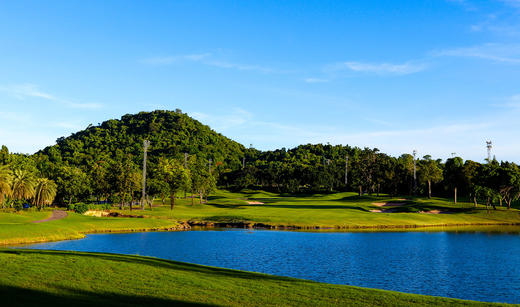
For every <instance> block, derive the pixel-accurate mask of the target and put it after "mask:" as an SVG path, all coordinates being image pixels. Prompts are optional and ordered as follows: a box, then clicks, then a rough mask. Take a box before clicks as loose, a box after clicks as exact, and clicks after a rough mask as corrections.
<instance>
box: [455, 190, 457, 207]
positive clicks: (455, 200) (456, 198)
mask: <svg viewBox="0 0 520 307" xmlns="http://www.w3.org/2000/svg"><path fill="white" fill-rule="evenodd" d="M455 204H457V187H455Z"/></svg>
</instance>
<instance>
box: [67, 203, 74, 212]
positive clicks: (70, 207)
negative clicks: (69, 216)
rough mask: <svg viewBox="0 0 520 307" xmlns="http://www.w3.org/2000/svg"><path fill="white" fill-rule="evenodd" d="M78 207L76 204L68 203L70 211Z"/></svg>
mask: <svg viewBox="0 0 520 307" xmlns="http://www.w3.org/2000/svg"><path fill="white" fill-rule="evenodd" d="M75 207H76V204H68V205H67V210H69V211H74V208H75Z"/></svg>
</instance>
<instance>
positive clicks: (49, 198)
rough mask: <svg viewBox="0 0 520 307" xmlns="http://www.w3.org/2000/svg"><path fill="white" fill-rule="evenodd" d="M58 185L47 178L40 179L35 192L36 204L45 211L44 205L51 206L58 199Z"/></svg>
mask: <svg viewBox="0 0 520 307" xmlns="http://www.w3.org/2000/svg"><path fill="white" fill-rule="evenodd" d="M56 189H57V186H56V183H55V182H54V181H52V180H50V179H47V178H39V179H38V180H37V181H36V188H35V192H34V204H35V205H36V206H39V207H40V210H41V209H43V206H44V205H50V204H52V202H53V201H54V198H55V197H56Z"/></svg>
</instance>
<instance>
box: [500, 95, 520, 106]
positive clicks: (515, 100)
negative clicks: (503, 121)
mask: <svg viewBox="0 0 520 307" xmlns="http://www.w3.org/2000/svg"><path fill="white" fill-rule="evenodd" d="M498 106H499V107H506V108H510V109H515V110H520V94H516V95H513V96H511V97H508V98H507V99H506V101H505V103H503V104H499V105H498Z"/></svg>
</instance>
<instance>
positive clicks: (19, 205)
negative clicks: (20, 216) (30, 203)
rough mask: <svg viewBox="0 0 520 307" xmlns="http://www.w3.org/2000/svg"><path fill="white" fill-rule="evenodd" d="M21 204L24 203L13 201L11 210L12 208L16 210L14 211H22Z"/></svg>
mask: <svg viewBox="0 0 520 307" xmlns="http://www.w3.org/2000/svg"><path fill="white" fill-rule="evenodd" d="M23 203H24V202H23V201H21V200H17V201H15V202H14V204H13V208H14V210H16V211H20V210H22V209H23Z"/></svg>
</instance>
